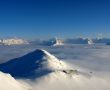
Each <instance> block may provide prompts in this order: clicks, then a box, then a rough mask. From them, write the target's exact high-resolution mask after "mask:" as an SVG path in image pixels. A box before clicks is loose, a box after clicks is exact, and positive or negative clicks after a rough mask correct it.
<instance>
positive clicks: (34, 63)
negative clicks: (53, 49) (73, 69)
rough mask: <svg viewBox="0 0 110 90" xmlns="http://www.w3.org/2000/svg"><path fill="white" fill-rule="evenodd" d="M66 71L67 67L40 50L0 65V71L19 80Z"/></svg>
mask: <svg viewBox="0 0 110 90" xmlns="http://www.w3.org/2000/svg"><path fill="white" fill-rule="evenodd" d="M67 69H68V67H67V65H66V64H65V63H64V62H62V61H60V60H58V59H57V58H56V57H55V56H53V55H51V54H50V53H48V52H47V51H45V50H40V49H37V50H35V51H33V52H31V53H29V54H26V55H24V56H22V57H20V58H15V59H12V60H10V61H8V62H6V63H3V64H0V71H3V72H5V73H10V74H11V75H12V76H14V77H20V78H21V77H24V78H36V77H40V76H42V75H45V74H48V73H49V72H52V71H56V70H60V71H62V70H67Z"/></svg>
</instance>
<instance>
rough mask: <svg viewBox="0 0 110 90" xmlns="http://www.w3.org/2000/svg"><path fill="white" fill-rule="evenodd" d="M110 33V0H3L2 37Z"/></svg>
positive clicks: (0, 4)
mask: <svg viewBox="0 0 110 90" xmlns="http://www.w3.org/2000/svg"><path fill="white" fill-rule="evenodd" d="M97 33H103V36H104V37H110V0H0V37H13V36H17V37H23V38H28V39H34V38H48V37H56V36H58V37H61V38H66V37H77V36H85V37H88V36H89V37H95V36H96V34H97Z"/></svg>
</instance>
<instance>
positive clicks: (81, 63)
mask: <svg viewBox="0 0 110 90" xmlns="http://www.w3.org/2000/svg"><path fill="white" fill-rule="evenodd" d="M0 51H2V52H0V71H1V72H0V90H110V77H109V76H110V46H107V45H95V44H90V45H80V44H78V45H74V44H73V45H62V46H41V45H40V46H39V45H35V44H27V45H20V46H2V45H1V46H0ZM7 73H9V74H7Z"/></svg>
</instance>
